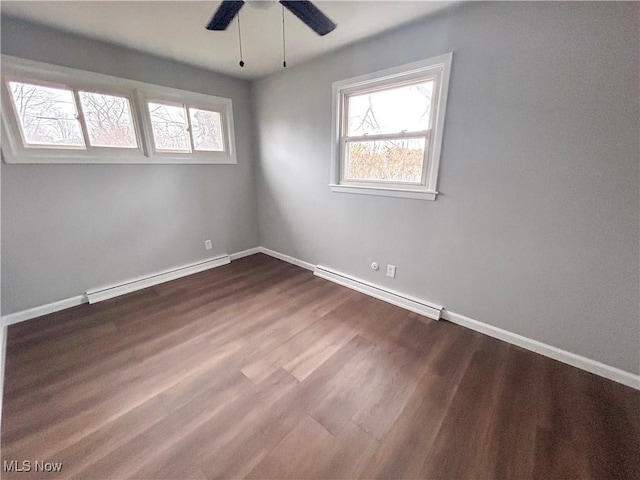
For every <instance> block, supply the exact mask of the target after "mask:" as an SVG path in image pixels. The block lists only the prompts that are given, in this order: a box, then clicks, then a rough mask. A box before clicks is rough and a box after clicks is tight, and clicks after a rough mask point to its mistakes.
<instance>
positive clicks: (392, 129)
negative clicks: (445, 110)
mask: <svg viewBox="0 0 640 480" xmlns="http://www.w3.org/2000/svg"><path fill="white" fill-rule="evenodd" d="M432 94H433V80H429V81H427V82H422V83H414V84H412V85H404V86H401V87H395V88H389V89H386V90H380V91H377V92H371V93H365V94H356V95H350V96H349V97H347V101H348V108H349V110H348V112H349V118H348V120H347V122H348V123H347V135H367V134H369V135H373V134H379V133H399V132H402V131H407V132H416V131H420V130H428V129H429V128H430V126H429V120H430V117H431V97H432Z"/></svg>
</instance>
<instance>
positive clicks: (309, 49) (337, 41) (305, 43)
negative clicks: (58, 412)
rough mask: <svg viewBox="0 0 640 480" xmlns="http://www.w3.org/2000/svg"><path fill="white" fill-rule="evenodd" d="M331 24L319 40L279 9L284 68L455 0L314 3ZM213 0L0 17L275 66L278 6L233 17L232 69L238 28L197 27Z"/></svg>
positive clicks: (184, 58)
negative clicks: (447, 0)
mask: <svg viewBox="0 0 640 480" xmlns="http://www.w3.org/2000/svg"><path fill="white" fill-rule="evenodd" d="M315 3H316V5H317V6H318V7H319V8H320V9H321V10H322V11H323V12H324V13H325V14H326V15H327V16H328V17H329V18H331V19H332V20H333V21H334V22H335V23H337V24H338V27H337V28H336V29H335V30H334V31H333V32H331V33H330V34H328V35H326V36H324V37H320V36H318V35H316V34H315V33H314V32H313V31H312V30H310V29H309V28H307V27H306V26H305V25H304V24H303V23H302V22H301V21H300V20H298V18H296V17H295V16H293V14H291V13H290V12H289V11H286V12H285V23H286V38H287V41H286V50H287V65H289V66H293V65H295V64H299V63H301V62H303V61H305V60H308V59H310V58H312V57H315V56H318V55H321V54H323V53H326V52H328V51H330V50H334V49H337V48H339V47H341V46H343V45H346V44H348V43H352V42H354V41H356V40H359V39H362V38H365V37H369V36H372V35H374V34H376V33H379V32H382V31H385V30H388V29H391V28H393V27H397V26H399V25H402V24H405V23H408V22H412V21H414V20H416V19H418V18H421V17H425V16H427V15H430V14H433V13H434V12H436V11H439V10H442V9H444V8H446V7H447V6H450V5H452V3H456V2H430V1H395V2H389V1H366V2H365V1H348V2H344V1H317V2H315ZM219 4H220V2H216V1H210V2H201V1H136V2H132V1H122V0H120V1H109V2H104V1H7V0H3V1H2V3H1V8H2V13H3V14H5V13H6V14H9V15H13V16H17V17H22V18H25V19H28V20H31V21H34V22H37V23H42V24H45V25H49V26H52V27H54V28H58V29H61V30H66V31H70V32H74V33H78V34H80V35H84V36H87V37H91V38H95V39H99V40H103V41H106V42H109V43H113V44H117V45H122V46H126V47H130V48H134V49H137V50H142V51H144V52H148V53H152V54H155V55H159V56H162V57H167V58H171V59H174V60H178V61H181V62H184V63H188V64H192V65H196V66H199V67H203V68H207V69H210V70H215V71H219V72H224V73H227V74H230V75H234V76H238V77H243V78H257V77H260V76H263V75H267V74H269V73H271V72H274V71H277V70H279V69H281V68H282V9H281V8H282V7H281V6H280V5H279V4H278V3H277V2H276V1H275V0H271V1H260V2H253V1H250V2H248V3H247V4H245V6H244V7H243V8H242V10H241V12H240V14H241V16H240V21H241V28H242V49H243V53H244V61H245V63H246V65H245V67H244V68H240V67H239V66H238V60H239V51H238V27H237V22H236V21H235V20H234V22H232V23H231V25H230V26H229V28H228V29H227V30H226V31H224V32H210V31H208V30H206V29H205V28H204V26H205V24H206V23H207V22H208V21H209V19H210V18H211V16H212V14H213V12H214V11H215V10H216V8H217V7H218V5H219Z"/></svg>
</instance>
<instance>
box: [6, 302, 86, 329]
mask: <svg viewBox="0 0 640 480" xmlns="http://www.w3.org/2000/svg"><path fill="white" fill-rule="evenodd" d="M83 303H87V296H86V295H77V296H75V297H70V298H65V299H64V300H58V301H57V302H52V303H47V304H46V305H40V306H39V307H34V308H29V309H27V310H21V311H19V312H16V313H12V314H10V315H5V316H3V317H2V325H3V326H9V325H13V324H14V323H20V322H24V321H25V320H31V319H32V318H37V317H41V316H42V315H47V314H49V313H53V312H59V311H60V310H65V309H67V308H71V307H76V306H78V305H82V304H83Z"/></svg>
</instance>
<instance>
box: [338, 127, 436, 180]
mask: <svg viewBox="0 0 640 480" xmlns="http://www.w3.org/2000/svg"><path fill="white" fill-rule="evenodd" d="M424 149H425V139H424V138H410V139H400V140H378V141H373V142H349V143H348V144H347V162H346V165H345V167H346V168H345V179H346V180H359V181H374V182H406V183H420V182H421V181H422V164H423V161H424Z"/></svg>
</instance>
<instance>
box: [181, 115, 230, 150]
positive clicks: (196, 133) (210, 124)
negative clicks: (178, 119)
mask: <svg viewBox="0 0 640 480" xmlns="http://www.w3.org/2000/svg"><path fill="white" fill-rule="evenodd" d="M189 116H190V117H191V131H192V133H193V148H194V150H203V151H208V152H222V151H224V143H223V142H222V126H221V124H220V114H219V113H218V112H211V111H209V110H200V109H199V108H190V109H189Z"/></svg>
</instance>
